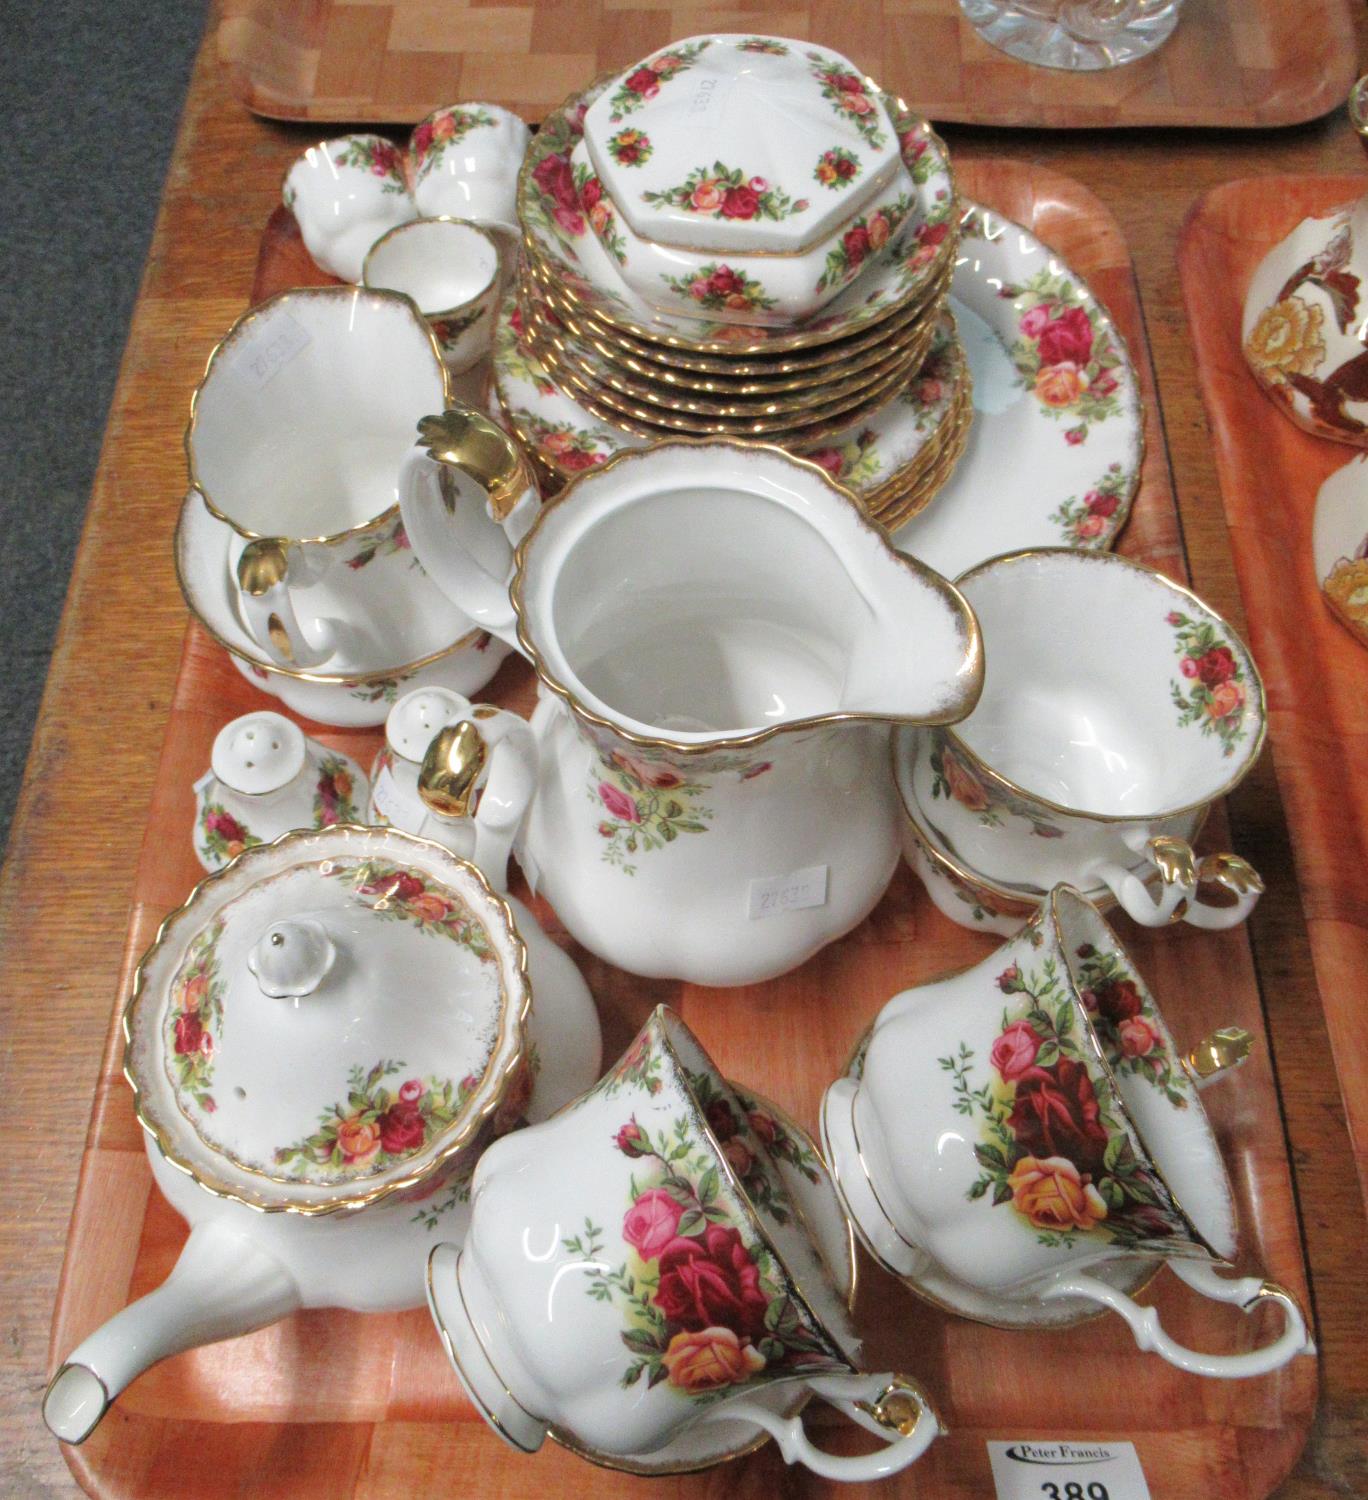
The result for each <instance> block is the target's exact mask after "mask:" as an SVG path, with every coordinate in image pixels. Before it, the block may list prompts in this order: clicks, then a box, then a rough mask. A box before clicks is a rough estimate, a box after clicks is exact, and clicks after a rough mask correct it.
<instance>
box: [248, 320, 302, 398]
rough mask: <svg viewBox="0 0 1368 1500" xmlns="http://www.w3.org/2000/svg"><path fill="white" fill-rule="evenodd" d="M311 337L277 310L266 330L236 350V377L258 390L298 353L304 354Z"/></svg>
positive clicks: (299, 325) (300, 326)
mask: <svg viewBox="0 0 1368 1500" xmlns="http://www.w3.org/2000/svg"><path fill="white" fill-rule="evenodd" d="M311 343H313V340H312V339H311V338H310V337H309V334H308V331H307V330H306V329H305V328H304V327H303V326H302V325H301V324H299V323H297V322H296V321H295V320H294V319H293V318H292V317H291V316H290V315H289V313H284V312H281V313H277V314H276V315H275V317H274V318H272V319H271V320H270V324H269V332H262V333H258V334H256V335H255V336H254V337H251V338H249V339H248V340H247V342H246V343H245V344H244V345H243V346H241V347H240V348H239V349H238V350H237V351H236V357H235V359H234V361H233V366H232V368H233V372H234V374H236V375H237V376H238V378H239V379H241V380H245V381H246V382H247V384H248V385H254V386H256V387H257V388H258V389H259V388H260V387H261V386H263V385H266V384H268V383H269V382H270V381H272V380H274V379H275V377H276V376H277V375H279V374H280V372H281V371H282V370H283V369H284V368H285V366H286V365H288V364H289V362H290V361H291V360H292V359H293V358H294V357H295V355H297V354H301V353H303V351H304V350H305V349H307V348H308V347H309V345H310V344H311Z"/></svg>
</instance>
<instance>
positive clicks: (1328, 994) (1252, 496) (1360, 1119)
mask: <svg viewBox="0 0 1368 1500" xmlns="http://www.w3.org/2000/svg"><path fill="white" fill-rule="evenodd" d="M1365 190H1368V178H1363V177H1303V178H1298V177H1259V178H1251V179H1247V180H1245V181H1241V182H1231V183H1227V184H1226V185H1225V186H1224V187H1219V188H1216V189H1215V190H1214V191H1212V192H1210V193H1208V194H1206V196H1205V197H1203V198H1202V199H1200V200H1199V201H1198V203H1197V204H1196V206H1195V207H1194V208H1193V210H1192V212H1191V214H1190V215H1189V216H1188V220H1187V223H1186V224H1185V225H1184V228H1183V234H1182V239H1181V241H1180V248H1179V268H1180V272H1181V275H1182V282H1183V295H1184V297H1185V299H1186V302H1187V309H1188V316H1189V318H1190V320H1191V323H1192V340H1193V345H1194V348H1195V351H1196V355H1197V369H1198V375H1199V377H1200V380H1201V385H1202V395H1203V398H1204V400H1205V402H1206V409H1207V415H1208V418H1209V420H1210V424H1211V436H1212V443H1213V446H1214V448H1215V454H1216V469H1217V473H1218V474H1219V475H1220V480H1221V494H1222V497H1223V499H1224V501H1225V511H1226V520H1227V523H1228V524H1229V527H1230V544H1231V551H1232V553H1233V555H1234V560H1235V571H1236V573H1237V575H1238V577H1239V580H1240V590H1241V593H1242V594H1243V595H1244V604H1245V611H1246V613H1247V615H1248V619H1249V644H1250V646H1251V648H1252V649H1253V651H1254V656H1255V659H1256V660H1257V661H1258V662H1259V664H1260V666H1261V667H1262V669H1263V676H1264V681H1265V684H1266V686H1267V689H1268V707H1269V718H1268V723H1269V736H1268V737H1269V741H1270V743H1271V745H1272V749H1273V761H1274V765H1275V766H1276V768H1277V775H1278V785H1279V788H1280V790H1281V792H1282V798H1283V806H1284V807H1285V808H1286V811H1287V823H1288V828H1289V831H1290V832H1291V836H1292V847H1293V853H1294V856H1295V859H1296V866H1297V884H1298V887H1299V889H1300V891H1301V899H1302V907H1303V909H1304V911H1305V913H1306V926H1307V930H1308V932H1309V933H1310V937H1311V953H1312V959H1313V962H1314V964H1315V969H1316V979H1317V981H1318V984H1319V988H1320V992H1321V998H1322V1002H1323V1004H1324V1008H1325V1024H1326V1028H1327V1030H1328V1032H1329V1035H1330V1042H1331V1046H1332V1049H1333V1051H1334V1055H1335V1064H1336V1068H1337V1070H1338V1073H1339V1082H1340V1089H1341V1092H1342V1094H1343V1097H1344V1109H1345V1114H1346V1117H1347V1119H1348V1122H1349V1132H1350V1136H1351V1138H1352V1140H1353V1143H1354V1158H1355V1162H1356V1164H1357V1167H1358V1173H1359V1181H1360V1184H1361V1185H1362V1187H1363V1190H1364V1193H1365V1195H1368V1029H1365V1027H1364V1024H1363V975H1364V973H1365V972H1368V761H1366V760H1365V757H1366V756H1368V691H1365V689H1366V688H1368V650H1365V649H1364V647H1363V646H1362V645H1361V644H1360V643H1359V642H1357V641H1356V640H1355V639H1354V637H1353V636H1352V635H1351V634H1350V633H1349V631H1348V629H1347V628H1346V627H1345V626H1343V625H1341V624H1340V623H1339V621H1338V620H1336V619H1335V617H1334V616H1333V615H1332V614H1331V612H1330V610H1329V607H1328V606H1327V605H1326V603H1325V601H1324V599H1323V597H1322V595H1321V592H1320V589H1319V587H1318V585H1317V582H1316V573H1315V568H1314V566H1313V564H1312V556H1311V521H1312V515H1313V513H1314V509H1315V504H1316V494H1317V491H1318V490H1319V489H1320V487H1321V485H1322V484H1323V483H1324V482H1325V480H1326V479H1327V478H1329V476H1330V475H1331V474H1333V473H1334V472H1335V470H1336V469H1338V468H1340V467H1341V466H1342V465H1344V464H1347V463H1349V462H1350V461H1351V460H1352V459H1353V458H1354V457H1355V455H1356V454H1357V453H1360V452H1362V451H1363V450H1362V449H1356V448H1351V447H1349V446H1348V445H1347V444H1344V443H1336V442H1331V441H1329V440H1327V439H1325V438H1318V437H1313V436H1312V435H1311V434H1310V433H1307V432H1303V431H1302V429H1301V428H1300V427H1296V426H1294V425H1293V424H1292V423H1291V422H1290V421H1288V419H1287V418H1286V417H1285V416H1284V415H1283V413H1282V412H1281V411H1280V410H1279V409H1278V408H1277V407H1276V406H1275V405H1274V403H1273V402H1272V401H1271V400H1269V398H1268V397H1266V396H1265V395H1264V393H1263V392H1262V390H1261V389H1260V388H1259V387H1258V385H1256V384H1255V381H1254V377H1253V375H1252V374H1251V373H1250V371H1249V368H1248V366H1247V365H1246V364H1245V361H1244V356H1243V354H1242V352H1241V348H1240V324H1241V313H1242V310H1243V307H1244V297H1245V290H1246V288H1247V287H1248V285H1249V281H1250V278H1251V276H1252V275H1253V273H1254V270H1255V268H1256V267H1257V266H1258V264H1259V262H1260V261H1262V260H1263V258H1264V256H1265V255H1267V253H1268V252H1269V251H1270V250H1271V249H1272V248H1273V246H1274V245H1275V244H1277V243H1278V241H1279V240H1281V239H1282V238H1283V236H1284V235H1286V234H1287V233H1288V232H1289V231H1290V230H1291V229H1292V228H1294V227H1295V226H1296V225H1297V224H1298V223H1299V222H1300V221H1301V220H1302V219H1304V218H1306V217H1307V216H1308V215H1310V214H1323V213H1325V212H1326V211H1327V210H1328V209H1332V208H1334V207H1336V206H1337V205H1339V204H1341V203H1348V202H1352V201H1353V199H1355V198H1358V197H1360V196H1361V195H1362V194H1363V193H1364V192H1365Z"/></svg>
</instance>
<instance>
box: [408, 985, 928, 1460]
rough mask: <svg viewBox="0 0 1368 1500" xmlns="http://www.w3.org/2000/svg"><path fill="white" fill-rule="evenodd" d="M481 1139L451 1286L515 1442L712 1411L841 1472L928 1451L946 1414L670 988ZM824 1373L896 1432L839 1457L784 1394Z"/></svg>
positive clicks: (441, 1312)
mask: <svg viewBox="0 0 1368 1500" xmlns="http://www.w3.org/2000/svg"><path fill="white" fill-rule="evenodd" d="M510 1144H511V1146H512V1149H505V1148H504V1147H503V1146H502V1145H500V1146H496V1147H494V1148H492V1149H491V1150H489V1151H488V1152H486V1153H485V1155H484V1156H483V1157H482V1158H481V1161H480V1165H479V1168H478V1170H477V1172H476V1176H475V1178H474V1184H473V1196H472V1200H471V1218H470V1227H469V1230H468V1231H467V1235H466V1239H465V1245H464V1248H463V1249H462V1250H461V1251H460V1252H459V1254H458V1253H457V1252H456V1251H455V1249H454V1248H453V1247H451V1246H444V1245H443V1246H438V1247H437V1248H436V1250H434V1252H433V1255H432V1259H431V1261H430V1264H429V1305H430V1307H431V1310H432V1314H433V1317H434V1319H435V1320H436V1322H437V1325H438V1327H439V1328H440V1330H441V1332H442V1336H443V1338H444V1340H445V1341H446V1344H447V1349H448V1352H449V1353H450V1355H451V1357H452V1361H453V1363H454V1364H455V1366H456V1370H457V1373H458V1374H459V1375H460V1377H461V1382H462V1384H463V1385H464V1386H465V1388H466V1391H467V1392H468V1394H469V1395H470V1397H471V1399H472V1401H473V1402H474V1403H475V1406H476V1408H477V1409H478V1410H479V1411H480V1412H481V1413H482V1414H483V1415H484V1417H485V1419H486V1420H487V1421H488V1422H489V1423H490V1425H491V1426H492V1427H493V1428H494V1429H495V1431H496V1432H498V1433H499V1434H500V1436H502V1437H503V1438H504V1439H505V1440H506V1441H507V1442H509V1443H510V1444H512V1445H513V1446H515V1447H518V1448H522V1449H524V1450H526V1451H529V1452H530V1451H534V1450H535V1449H537V1448H539V1447H540V1446H541V1444H542V1441H543V1440H544V1439H545V1437H546V1436H547V1435H548V1433H550V1434H553V1435H555V1436H556V1437H558V1438H560V1439H562V1440H563V1441H565V1442H566V1443H567V1445H568V1446H570V1447H572V1448H574V1449H575V1450H576V1451H577V1452H580V1453H583V1454H585V1455H586V1456H588V1457H590V1458H591V1459H594V1460H596V1461H599V1462H603V1463H605V1464H613V1463H614V1462H623V1461H628V1462H631V1463H638V1462H640V1461H641V1460H642V1459H645V1458H648V1457H650V1456H652V1455H668V1453H669V1451H670V1449H671V1447H672V1445H678V1444H679V1443H681V1442H683V1441H686V1440H687V1435H688V1434H689V1433H690V1432H691V1431H692V1430H693V1429H695V1428H696V1427H697V1426H699V1425H700V1424H707V1423H725V1424H727V1426H728V1427H729V1428H730V1429H735V1430H739V1431H740V1433H741V1435H742V1437H744V1436H745V1430H746V1429H747V1428H748V1427H749V1428H750V1429H751V1430H752V1431H753V1432H754V1434H755V1435H756V1436H760V1435H763V1434H764V1433H768V1434H770V1435H771V1436H773V1437H774V1438H775V1439H776V1441H777V1442H778V1445H779V1448H780V1451H781V1452H782V1453H783V1455H784V1458H785V1459H786V1460H787V1461H788V1462H790V1463H792V1462H795V1461H797V1462H800V1463H802V1464H804V1465H805V1466H806V1467H808V1468H810V1469H812V1470H813V1471H814V1472H816V1473H818V1474H821V1475H823V1476H824V1477H826V1478H830V1479H851V1480H868V1479H874V1478H877V1477H879V1476H881V1475H885V1474H890V1473H894V1472H896V1471H897V1470H899V1469H902V1468H904V1467H906V1466H907V1465H908V1464H910V1463H912V1462H913V1461H914V1460H915V1459H916V1458H918V1457H919V1456H920V1455H921V1454H922V1452H924V1451H925V1449H926V1447H927V1446H928V1445H929V1443H930V1442H931V1440H932V1439H933V1438H934V1437H935V1436H936V1434H937V1432H938V1431H939V1425H938V1422H937V1419H936V1417H935V1414H934V1413H933V1412H932V1411H931V1409H930V1407H929V1405H928V1404H927V1402H926V1400H925V1398H924V1397H923V1396H922V1394H921V1393H920V1391H919V1390H918V1389H917V1387H916V1386H915V1384H913V1383H912V1382H911V1381H909V1380H907V1379H905V1378H903V1377H900V1376H895V1375H889V1374H882V1375H870V1374H864V1373H861V1372H860V1371H859V1369H858V1366H857V1365H856V1363H855V1361H856V1358H857V1355H858V1350H859V1341H858V1339H857V1337H856V1336H855V1334H854V1332H853V1330H852V1329H851V1327H850V1324H849V1321H848V1318H847V1314H846V1311H845V1307H844V1304H843V1302H842V1299H841V1296H840V1294H839V1292H838V1291H837V1289H836V1287H835V1284H834V1282H833V1279H832V1277H831V1274H830V1272H829V1270H828V1268H827V1265H826V1263H825V1261H824V1260H823V1259H822V1257H821V1255H820V1253H819V1251H818V1250H817V1248H816V1243H815V1241H814V1240H813V1238H812V1236H811V1234H810V1232H809V1229H808V1227H807V1224H806V1222H805V1221H804V1220H803V1218H802V1216H801V1213H800V1211H799V1210H798V1209H797V1207H796V1205H795V1202H794V1200H793V1199H791V1198H790V1197H789V1195H788V1192H787V1191H786V1189H785V1187H784V1183H783V1178H782V1176H781V1175H780V1173H779V1172H778V1170H777V1168H776V1167H775V1165H774V1162H773V1160H772V1159H771V1157H770V1155H769V1153H768V1151H767V1150H766V1147H765V1145H764V1144H763V1142H762V1141H761V1139H760V1137H759V1136H758V1135H757V1134H756V1132H755V1130H754V1129H753V1128H752V1125H751V1123H750V1120H749V1118H748V1116H747V1113H746V1110H745V1109H744V1108H743V1106H742V1105H741V1104H740V1102H739V1100H738V1099H737V1096H736V1095H735V1094H734V1093H733V1092H732V1090H731V1088H730V1086H729V1085H728V1084H727V1083H726V1082H725V1081H724V1080H723V1078H722V1077H721V1075H720V1074H719V1073H718V1072H717V1070H716V1068H714V1067H713V1065H712V1063H711V1062H710V1061H709V1059H708V1057H707V1055H706V1054H705V1053H704V1052H703V1050H702V1048H701V1047H700V1046H699V1045H698V1043H697V1041H696V1040H695V1039H694V1037H693V1036H692V1035H691V1033H690V1032H689V1031H688V1029H687V1028H686V1027H685V1026H684V1024H683V1023H682V1022H681V1021H680V1020H679V1018H678V1017H677V1016H676V1015H674V1014H673V1013H672V1012H671V1011H669V1010H667V1009H665V1008H664V1007H661V1008H659V1009H658V1010H656V1011H655V1013H654V1014H653V1015H652V1017H651V1019H650V1020H649V1021H648V1022H647V1024H646V1026H645V1027H644V1028H643V1030H642V1031H641V1033H640V1034H639V1035H638V1036H637V1038H636V1040H635V1042H634V1043H633V1044H632V1046H631V1047H630V1048H629V1049H628V1051H627V1053H626V1054H625V1055H624V1056H623V1058H622V1059H621V1060H620V1061H619V1062H618V1064H617V1066H616V1067H615V1068H613V1069H612V1070H611V1071H610V1072H609V1073H608V1074H607V1075H606V1076H605V1077H604V1078H603V1079H602V1080H601V1081H600V1082H599V1083H598V1084H597V1085H595V1087H594V1088H593V1089H591V1090H590V1091H589V1092H588V1093H587V1094H585V1095H584V1096H583V1097H581V1098H580V1099H578V1100H577V1101H575V1103H573V1104H571V1105H569V1106H567V1108H566V1109H565V1110H563V1111H562V1112H561V1113H560V1114H559V1115H557V1116H556V1117H555V1118H553V1119H551V1120H548V1121H547V1122H546V1123H545V1124H544V1125H540V1126H536V1127H534V1128H532V1129H529V1130H526V1131H523V1132H521V1133H520V1134H519V1136H518V1138H517V1140H516V1142H511V1143H510ZM805 1393H811V1394H813V1395H816V1396H819V1397H821V1398H822V1399H824V1400H826V1401H828V1402H829V1403H831V1404H832V1405H834V1406H836V1407H838V1408H839V1409H840V1410H841V1411H843V1412H844V1413H846V1415H848V1416H849V1417H850V1418H851V1419H852V1420H853V1421H855V1422H857V1423H858V1424H859V1425H860V1426H862V1427H864V1428H866V1429H867V1430H868V1431H870V1432H873V1433H874V1434H875V1435H876V1436H878V1437H880V1438H882V1439H883V1441H884V1443H885V1444H886V1445H887V1446H885V1447H883V1448H881V1449H879V1450H878V1451H876V1452H874V1453H871V1454H866V1455H862V1456H844V1457H836V1456H834V1455H831V1454H827V1453H824V1452H822V1451H821V1450H820V1449H818V1448H816V1447H814V1446H813V1445H812V1444H811V1443H810V1442H809V1441H808V1439H807V1437H806V1435H805V1433H804V1431H803V1425H802V1419H801V1417H800V1416H784V1415H781V1414H779V1412H777V1411H776V1410H775V1409H774V1401H775V1398H779V1399H781V1400H791V1399H792V1398H795V1397H801V1396H802V1395H803V1394H805Z"/></svg>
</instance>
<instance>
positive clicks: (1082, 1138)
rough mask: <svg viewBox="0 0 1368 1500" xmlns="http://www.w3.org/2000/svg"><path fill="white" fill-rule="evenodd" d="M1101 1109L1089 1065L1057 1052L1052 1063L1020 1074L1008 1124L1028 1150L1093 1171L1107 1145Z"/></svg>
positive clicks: (1096, 1167) (1096, 1170)
mask: <svg viewBox="0 0 1368 1500" xmlns="http://www.w3.org/2000/svg"><path fill="white" fill-rule="evenodd" d="M1101 1114H1102V1112H1101V1109H1100V1107H1099V1106H1098V1103H1097V1096H1096V1094H1095V1093H1094V1092H1093V1086H1092V1080H1091V1079H1090V1078H1089V1077H1088V1070H1087V1068H1085V1067H1084V1066H1083V1064H1082V1063H1080V1062H1075V1061H1074V1059H1073V1058H1070V1057H1061V1058H1060V1059H1059V1061H1058V1062H1057V1063H1056V1064H1054V1066H1053V1067H1052V1068H1049V1069H1046V1068H1035V1067H1033V1068H1030V1069H1028V1070H1027V1072H1026V1073H1025V1075H1024V1076H1023V1077H1022V1078H1021V1079H1020V1080H1018V1082H1017V1086H1016V1098H1015V1099H1014V1100H1013V1102H1012V1112H1011V1115H1010V1116H1009V1118H1008V1124H1009V1126H1010V1128H1011V1131H1012V1134H1013V1136H1014V1137H1015V1138H1016V1140H1017V1143H1018V1144H1019V1145H1020V1146H1022V1147H1023V1148H1024V1149H1025V1150H1026V1151H1027V1152H1028V1153H1029V1154H1030V1155H1032V1156H1037V1157H1046V1156H1063V1157H1067V1158H1068V1160H1069V1161H1071V1162H1073V1163H1074V1165H1075V1166H1077V1167H1078V1168H1079V1169H1080V1170H1081V1171H1084V1172H1091V1173H1093V1174H1094V1175H1096V1174H1097V1173H1099V1172H1100V1171H1101V1169H1102V1157H1103V1153H1104V1152H1105V1151H1106V1149H1107V1128H1106V1126H1105V1125H1104V1124H1103V1123H1102V1118H1101Z"/></svg>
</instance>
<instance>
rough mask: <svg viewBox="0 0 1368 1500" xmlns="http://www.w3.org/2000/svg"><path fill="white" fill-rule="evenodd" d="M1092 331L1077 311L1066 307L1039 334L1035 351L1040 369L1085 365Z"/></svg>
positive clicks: (1078, 309) (1085, 319) (1083, 314)
mask: <svg viewBox="0 0 1368 1500" xmlns="http://www.w3.org/2000/svg"><path fill="white" fill-rule="evenodd" d="M1092 346H1093V331H1092V324H1091V323H1090V322H1089V321H1088V315H1087V313H1086V312H1084V310H1083V309H1082V308H1081V307H1070V308H1067V309H1066V310H1065V311H1064V312H1062V313H1060V315H1059V316H1058V317H1057V318H1054V319H1052V320H1051V321H1050V322H1049V323H1048V324H1047V325H1046V326H1045V328H1044V330H1043V331H1042V332H1041V334H1040V339H1039V342H1038V343H1037V344H1036V349H1037V351H1038V352H1039V354H1040V362H1041V364H1043V365H1063V364H1074V365H1079V366H1082V365H1086V364H1087V363H1088V360H1089V359H1090V358H1091V357H1092Z"/></svg>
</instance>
